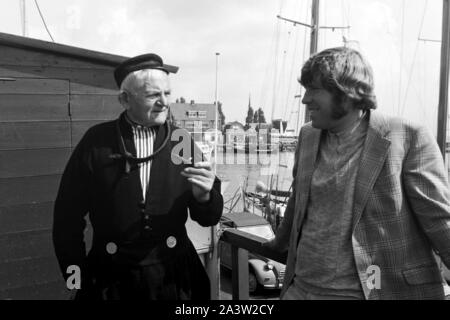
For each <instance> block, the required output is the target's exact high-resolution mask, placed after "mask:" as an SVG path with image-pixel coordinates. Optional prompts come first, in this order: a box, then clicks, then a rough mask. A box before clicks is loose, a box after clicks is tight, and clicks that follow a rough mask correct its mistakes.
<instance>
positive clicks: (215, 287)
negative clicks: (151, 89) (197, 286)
mask: <svg viewBox="0 0 450 320" xmlns="http://www.w3.org/2000/svg"><path fill="white" fill-rule="evenodd" d="M219 55H220V53H219V52H216V89H215V94H214V106H215V114H216V115H215V127H216V128H215V129H216V130H215V133H214V174H215V175H217V152H218V148H217V143H218V134H217V133H218V120H219V103H218V99H217V95H218V93H217V91H218V86H217V79H218V73H219ZM218 232H219V227H218V226H217V225H215V226H213V227H211V243H212V251H211V252H210V254H209V255H208V259H207V261H206V265H207V270H208V275H209V278H210V284H211V299H212V300H218V299H219V292H220V271H219V269H220V261H219V260H220V257H219V235H218Z"/></svg>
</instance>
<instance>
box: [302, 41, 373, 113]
mask: <svg viewBox="0 0 450 320" xmlns="http://www.w3.org/2000/svg"><path fill="white" fill-rule="evenodd" d="M317 76H318V77H319V80H320V82H321V84H322V86H323V88H325V89H326V90H328V91H330V92H332V93H333V95H334V97H335V99H336V101H337V102H342V100H343V99H344V98H345V97H348V98H349V99H351V100H352V101H353V103H354V106H355V107H356V108H359V109H362V110H368V109H376V107H377V100H376V97H375V95H374V83H373V72H372V68H371V66H370V65H369V63H368V62H367V61H366V59H364V57H363V56H362V55H361V54H360V53H359V52H358V51H356V50H354V49H351V48H347V47H337V48H331V49H326V50H323V51H321V52H319V53H317V54H315V55H314V56H312V57H311V58H309V60H308V61H306V63H305V64H304V66H303V68H302V73H301V76H300V79H299V81H300V83H301V84H302V86H304V87H308V86H311V84H312V83H313V81H314V79H315V77H317Z"/></svg>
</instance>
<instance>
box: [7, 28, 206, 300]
mask: <svg viewBox="0 0 450 320" xmlns="http://www.w3.org/2000/svg"><path fill="white" fill-rule="evenodd" d="M124 59H125V57H122V56H116V55H111V54H105V53H101V52H95V51H90V50H85V49H81V48H75V47H70V46H65V45H60V44H54V43H50V42H45V41H40V40H34V39H29V38H24V37H19V36H14V35H9V34H4V33H0V299H66V298H67V297H68V294H69V293H68V291H67V289H66V287H65V283H64V281H63V280H62V276H61V273H60V271H59V267H58V264H57V261H56V257H55V255H54V250H53V244H52V240H51V227H52V216H53V203H54V200H55V198H56V193H57V190H58V187H59V182H60V178H61V175H62V172H63V170H64V167H65V164H66V162H67V160H68V158H69V156H70V154H71V151H72V149H73V148H74V147H75V146H76V144H77V143H78V141H79V140H80V139H81V137H82V136H83V134H84V132H85V131H86V130H87V128H89V127H91V126H92V125H94V124H96V123H99V122H102V121H106V120H111V119H115V118H117V116H118V115H119V114H120V112H121V111H122V107H121V106H120V104H119V103H118V100H117V92H118V90H117V86H116V83H115V81H114V77H113V69H114V67H115V66H116V65H118V64H119V63H120V62H121V61H123V60H124ZM174 68H176V67H174ZM189 223H190V224H189V226H188V230H189V233H190V234H193V236H191V239H193V241H194V245H195V246H196V248H197V251H198V252H199V254H200V255H201V257H203V255H204V256H205V257H206V256H207V254H208V252H210V251H212V244H211V243H212V241H211V238H212V236H211V235H212V230H209V229H208V228H203V229H202V228H201V227H198V226H197V225H194V224H192V223H191V222H189ZM205 229H206V230H205ZM90 234H91V232H90V229H89V228H88V230H87V239H88V247H89V242H90V241H89V239H90ZM205 257H203V258H205ZM203 260H205V259H203Z"/></svg>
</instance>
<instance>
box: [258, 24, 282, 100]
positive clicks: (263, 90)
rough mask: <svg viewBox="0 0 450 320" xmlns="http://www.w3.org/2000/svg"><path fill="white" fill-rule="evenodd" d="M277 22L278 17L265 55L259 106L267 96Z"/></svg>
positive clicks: (273, 56)
mask: <svg viewBox="0 0 450 320" xmlns="http://www.w3.org/2000/svg"><path fill="white" fill-rule="evenodd" d="M279 23H280V21H279V20H278V19H276V23H275V26H274V28H273V34H272V41H271V44H270V48H269V51H268V52H269V54H268V56H267V61H266V68H265V73H264V77H263V78H262V79H261V80H262V83H261V87H260V88H261V92H260V100H259V106H261V107H264V106H265V103H266V102H267V100H268V98H267V95H268V92H269V90H268V88H267V87H268V84H269V83H270V81H269V79H270V71H271V67H270V64H271V61H272V59H274V58H275V55H274V52H275V42H276V41H277V35H278V27H279Z"/></svg>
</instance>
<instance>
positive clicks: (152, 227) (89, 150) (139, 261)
mask: <svg viewBox="0 0 450 320" xmlns="http://www.w3.org/2000/svg"><path fill="white" fill-rule="evenodd" d="M119 119H120V120H119V122H118V123H119V125H120V131H121V133H122V136H123V141H124V144H125V147H126V149H127V150H128V151H129V152H130V153H131V154H133V155H136V148H135V146H134V141H133V133H132V128H131V125H130V124H129V123H128V122H127V121H126V120H125V118H124V116H123V115H122V116H121V117H120V118H119ZM116 125H117V123H116V121H110V122H106V123H102V124H99V125H96V126H94V127H92V128H91V129H89V130H88V131H87V133H86V134H85V135H84V137H83V138H82V140H81V141H80V143H79V144H78V145H77V147H76V148H75V150H74V152H73V154H72V156H71V158H70V160H69V162H68V164H67V167H66V169H65V171H64V174H63V177H62V181H61V184H60V188H59V192H58V196H57V199H56V202H55V210H54V225H53V242H54V246H55V251H56V255H57V258H58V261H59V264H60V267H61V270H62V272H63V275H64V277H65V278H67V277H68V276H69V275H70V274H67V273H66V272H67V271H66V270H67V267H68V266H70V265H77V266H79V267H80V268H81V272H82V279H87V278H92V275H93V276H95V277H97V276H103V277H106V276H107V275H108V272H109V271H110V266H111V265H118V264H119V265H131V266H133V265H151V264H155V263H160V262H162V261H165V260H167V259H170V257H172V256H174V255H176V254H178V253H179V252H181V251H183V250H190V251H192V254H196V252H195V249H194V247H193V245H192V243H191V241H190V240H189V238H188V237H187V235H186V228H185V222H186V220H187V215H188V208H189V212H190V216H191V218H192V219H193V220H195V221H197V222H198V223H199V224H200V225H202V226H212V225H215V224H217V223H218V221H219V219H220V216H221V214H222V209H223V198H222V196H221V194H220V182H219V180H218V179H216V181H215V183H214V188H213V189H212V190H211V193H210V194H211V198H210V200H209V201H208V202H206V203H198V202H197V201H196V200H195V199H194V197H193V195H192V186H191V184H190V183H189V182H188V181H187V180H186V178H185V177H183V176H181V175H180V173H181V171H182V170H183V169H184V168H185V167H186V166H187V165H186V164H175V163H174V161H173V159H172V157H173V156H172V155H171V154H172V152H174V149H173V148H174V146H177V145H178V146H179V143H180V141H181V140H180V141H179V140H178V139H176V140H175V141H172V139H171V138H169V141H168V143H167V144H166V146H165V147H164V148H163V149H162V151H161V152H159V153H158V154H157V155H156V156H155V158H154V159H153V160H152V164H151V173H150V182H149V187H148V191H147V196H146V201H145V202H144V201H143V197H142V189H141V188H142V187H141V182H140V178H139V168H138V164H137V163H136V162H133V161H131V162H129V164H130V167H129V169H130V170H129V172H127V168H126V167H127V163H126V160H125V159H124V158H123V157H120V156H118V155H119V154H120V148H119V145H120V139H119V138H118V134H117V132H118V130H117V127H116ZM171 129H172V132H173V131H174V130H175V129H177V128H176V127H174V126H171ZM178 130H184V129H178ZM166 136H167V128H166V127H165V126H160V127H159V128H158V129H157V134H156V138H155V143H154V150H157V149H158V148H159V147H160V146H161V145H162V144H163V141H164V139H165V137H166ZM174 136H175V135H174ZM178 136H179V135H178ZM184 136H186V135H184ZM189 141H191V140H190V139H189ZM184 142H185V143H186V141H184ZM178 149H179V148H178ZM191 152H192V149H191ZM184 157H187V156H186V154H185V155H184ZM175 159H176V158H175ZM87 214H89V219H90V222H91V224H92V227H93V244H92V249H91V250H90V252H89V255H88V257H87V256H86V249H85V242H84V230H85V227H86V221H85V217H86V215H87ZM171 236H172V237H174V238H175V239H176V241H177V243H176V245H175V247H173V248H171V246H170V245H168V242H167V241H168V240H167V239H168V237H171ZM108 244H109V246H110V247H109V251H110V252H108V250H107V246H108Z"/></svg>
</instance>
